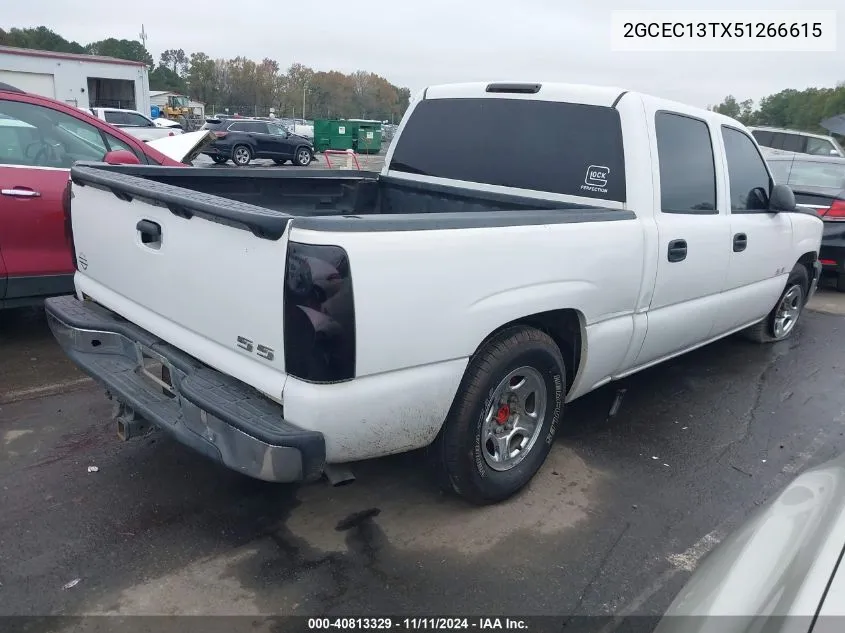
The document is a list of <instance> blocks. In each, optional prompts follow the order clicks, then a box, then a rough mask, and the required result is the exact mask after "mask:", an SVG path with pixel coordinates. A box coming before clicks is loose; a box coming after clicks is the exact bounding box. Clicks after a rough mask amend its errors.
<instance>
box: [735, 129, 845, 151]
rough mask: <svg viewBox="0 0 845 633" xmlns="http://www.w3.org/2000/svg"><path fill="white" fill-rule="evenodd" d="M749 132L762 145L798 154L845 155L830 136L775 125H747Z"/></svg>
mask: <svg viewBox="0 0 845 633" xmlns="http://www.w3.org/2000/svg"><path fill="white" fill-rule="evenodd" d="M748 129H749V130H751V134H752V135H753V136H754V138H756V139H757V142H758V143H759V144H760V145H762V146H763V147H770V148H772V149H779V150H782V151H784V152H796V153H798V154H814V155H816V156H840V157H845V150H843V149H842V147H841V146H840V145H839V143H837V142H836V139H834V138H833V137H832V136H824V135H822V134H811V133H810V132H798V131H796V130H784V129H781V128H776V127H749V128H748Z"/></svg>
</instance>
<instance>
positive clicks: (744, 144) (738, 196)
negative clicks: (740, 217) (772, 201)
mask: <svg viewBox="0 0 845 633" xmlns="http://www.w3.org/2000/svg"><path fill="white" fill-rule="evenodd" d="M722 139H723V141H724V143H725V156H726V158H727V159H728V179H729V180H730V192H731V212H733V213H743V212H753V211H762V210H765V209H767V208H768V200H769V192H770V190H771V186H772V185H771V178H770V177H769V172H768V171H767V170H766V163H765V162H764V161H763V157H762V156H760V152H759V151H758V150H757V147H755V145H754V141H752V140H751V139H750V138H748V136H746V135H745V134H744V133H742V132H740V131H739V130H735V129H734V128H730V127H725V126H722Z"/></svg>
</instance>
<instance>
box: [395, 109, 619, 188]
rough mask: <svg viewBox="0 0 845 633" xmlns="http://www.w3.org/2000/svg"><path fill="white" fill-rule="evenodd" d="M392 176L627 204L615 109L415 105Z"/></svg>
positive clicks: (399, 140) (405, 129)
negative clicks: (423, 177) (425, 177)
mask: <svg viewBox="0 0 845 633" xmlns="http://www.w3.org/2000/svg"><path fill="white" fill-rule="evenodd" d="M389 168H390V169H391V170H392V171H396V172H404V173H409V174H419V175H424V176H432V177H436V178H443V179H448V180H458V181H464V182H471V183H479V184H485V185H496V186H501V187H512V188H516V189H523V190H529V191H538V192H547V193H554V194H564V195H571V196H579V197H586V198H596V199H598V200H612V201H616V202H625V199H626V198H625V194H626V192H625V154H624V148H623V143H622V125H621V120H620V117H619V112H618V111H617V110H616V109H614V108H611V107H605V106H595V105H582V104H576V103H565V102H555V101H540V100H534V99H507V98H448V99H428V100H423V101H421V102H420V103H419V104H417V106H416V108H415V109H414V111H413V113H412V115H411V117H410V118H409V119H408V121H407V123H406V124H405V128H404V129H403V131H402V134H401V135H400V136H399V139H398V141H397V144H396V148H395V150H394V153H393V157H392V159H391V162H390V165H389Z"/></svg>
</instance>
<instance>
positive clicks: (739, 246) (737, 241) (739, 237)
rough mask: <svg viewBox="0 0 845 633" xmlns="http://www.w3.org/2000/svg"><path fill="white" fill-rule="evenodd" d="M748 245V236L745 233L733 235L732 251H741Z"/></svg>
mask: <svg viewBox="0 0 845 633" xmlns="http://www.w3.org/2000/svg"><path fill="white" fill-rule="evenodd" d="M746 246H748V236H747V235H746V234H745V233H737V234H736V235H734V253H741V252H742V251H744V250H745V247H746Z"/></svg>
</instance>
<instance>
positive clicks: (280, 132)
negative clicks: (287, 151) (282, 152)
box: [267, 123, 288, 137]
mask: <svg viewBox="0 0 845 633" xmlns="http://www.w3.org/2000/svg"><path fill="white" fill-rule="evenodd" d="M267 127H268V128H270V134H272V135H273V136H282V137H285V136H287V135H288V133H287V130H285V128H283V127H282V126H280V125H274V124H272V123H271V124H270V125H268V126H267Z"/></svg>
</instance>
